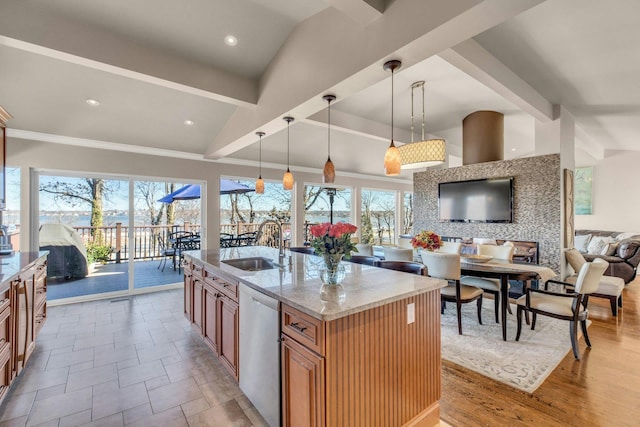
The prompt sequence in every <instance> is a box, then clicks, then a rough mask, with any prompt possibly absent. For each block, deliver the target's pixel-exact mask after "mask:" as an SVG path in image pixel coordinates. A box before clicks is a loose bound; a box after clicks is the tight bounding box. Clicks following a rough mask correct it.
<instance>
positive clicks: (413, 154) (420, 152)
mask: <svg viewBox="0 0 640 427" xmlns="http://www.w3.org/2000/svg"><path fill="white" fill-rule="evenodd" d="M424 86H425V82H424V81H423V80H421V81H417V82H415V83H413V84H412V85H411V143H409V144H405V145H402V146H400V147H398V151H399V153H400V160H401V165H402V166H401V168H402V169H421V168H427V167H430V166H436V165H441V164H443V163H444V160H445V157H446V143H445V141H444V139H429V140H426V139H425V124H424V122H425V108H424V107H425V103H424V98H425V95H424V92H425V91H424ZM417 88H421V89H422V139H420V140H419V141H417V142H414V139H413V130H414V125H413V123H414V122H413V119H414V116H415V114H414V90H415V89H417Z"/></svg>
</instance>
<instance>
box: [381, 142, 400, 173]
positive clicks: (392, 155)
mask: <svg viewBox="0 0 640 427" xmlns="http://www.w3.org/2000/svg"><path fill="white" fill-rule="evenodd" d="M384 174H385V175H388V176H392V175H399V174H400V151H399V150H398V147H396V145H395V144H394V143H393V141H391V144H390V145H389V148H387V152H386V153H384Z"/></svg>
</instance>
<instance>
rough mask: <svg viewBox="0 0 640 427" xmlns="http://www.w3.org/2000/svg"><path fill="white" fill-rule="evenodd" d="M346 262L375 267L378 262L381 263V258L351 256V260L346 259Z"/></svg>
mask: <svg viewBox="0 0 640 427" xmlns="http://www.w3.org/2000/svg"><path fill="white" fill-rule="evenodd" d="M346 261H349V262H353V263H356V264H364V265H374V263H375V262H376V261H380V258H378V257H377V256H373V255H351V258H349V259H346Z"/></svg>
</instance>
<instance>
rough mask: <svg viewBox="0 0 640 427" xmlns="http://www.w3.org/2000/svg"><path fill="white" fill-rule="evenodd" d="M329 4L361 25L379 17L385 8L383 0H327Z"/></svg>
mask: <svg viewBox="0 0 640 427" xmlns="http://www.w3.org/2000/svg"><path fill="white" fill-rule="evenodd" d="M329 4H330V5H331V6H333V7H335V8H336V9H338V10H339V11H340V12H342V13H344V14H345V15H347V16H348V17H350V18H351V19H353V20H354V21H355V22H357V23H358V24H361V25H367V24H370V23H371V22H373V21H375V20H376V19H378V18H380V17H381V16H382V13H383V12H384V9H385V2H384V1H383V0H329Z"/></svg>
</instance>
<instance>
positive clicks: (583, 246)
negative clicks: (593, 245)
mask: <svg viewBox="0 0 640 427" xmlns="http://www.w3.org/2000/svg"><path fill="white" fill-rule="evenodd" d="M590 240H591V234H582V235H579V236H576V237H575V238H574V239H573V244H574V245H575V248H576V249H577V250H579V251H580V252H582V253H585V252H587V245H588V244H589V241H590Z"/></svg>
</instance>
